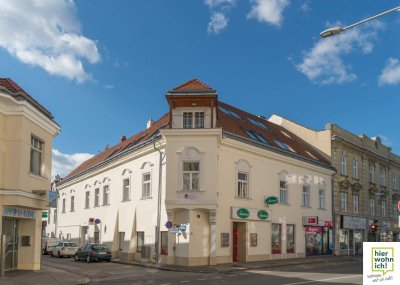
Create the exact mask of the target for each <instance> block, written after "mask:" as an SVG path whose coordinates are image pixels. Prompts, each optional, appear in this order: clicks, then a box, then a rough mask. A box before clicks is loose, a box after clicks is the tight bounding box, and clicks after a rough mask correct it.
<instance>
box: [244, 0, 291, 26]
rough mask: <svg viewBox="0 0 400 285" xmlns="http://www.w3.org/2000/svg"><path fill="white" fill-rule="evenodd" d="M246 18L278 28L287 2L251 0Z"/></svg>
mask: <svg viewBox="0 0 400 285" xmlns="http://www.w3.org/2000/svg"><path fill="white" fill-rule="evenodd" d="M251 2H252V3H253V4H252V6H251V10H250V13H249V14H248V15H247V17H248V18H255V19H256V20H258V21H259V22H266V23H268V24H271V25H274V26H280V25H281V23H282V21H283V16H282V13H283V10H285V8H286V7H287V6H288V5H289V1H288V0H252V1H251Z"/></svg>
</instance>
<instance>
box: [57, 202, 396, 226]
mask: <svg viewBox="0 0 400 285" xmlns="http://www.w3.org/2000/svg"><path fill="white" fill-rule="evenodd" d="M397 203H398V202H393V208H392V217H393V218H397V217H398V216H397V211H398V210H397ZM49 223H50V222H49Z"/></svg>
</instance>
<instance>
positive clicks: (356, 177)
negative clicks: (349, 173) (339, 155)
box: [353, 158, 358, 179]
mask: <svg viewBox="0 0 400 285" xmlns="http://www.w3.org/2000/svg"><path fill="white" fill-rule="evenodd" d="M353 178H355V179H358V160H357V159H356V158H355V159H353Z"/></svg>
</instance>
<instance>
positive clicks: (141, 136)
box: [60, 114, 169, 184]
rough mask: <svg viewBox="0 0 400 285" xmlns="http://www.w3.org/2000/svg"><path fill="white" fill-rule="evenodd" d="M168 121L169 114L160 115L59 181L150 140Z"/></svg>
mask: <svg viewBox="0 0 400 285" xmlns="http://www.w3.org/2000/svg"><path fill="white" fill-rule="evenodd" d="M168 122H169V114H165V115H164V116H162V117H161V118H160V119H159V120H158V121H156V122H154V123H153V124H152V126H151V127H150V128H148V129H147V130H144V131H141V132H139V133H137V134H135V135H133V136H132V137H130V138H128V139H126V140H124V141H121V142H119V143H118V144H116V145H114V146H112V147H110V148H107V149H105V150H104V151H103V152H101V153H99V154H97V155H95V156H93V157H92V158H89V159H88V160H86V161H84V162H83V163H82V164H81V165H79V166H78V167H77V168H75V169H74V170H72V172H71V173H69V174H68V175H67V176H66V177H65V178H64V179H63V180H62V181H61V182H60V184H63V182H65V181H67V180H69V179H70V178H72V177H74V176H77V175H79V174H81V173H83V172H85V171H87V170H90V169H92V168H94V167H96V166H98V165H99V164H102V163H105V162H106V161H108V160H110V159H112V158H114V157H116V156H117V155H119V154H121V153H122V152H123V151H125V150H128V149H131V148H134V147H136V146H138V145H140V144H141V143H144V142H146V141H150V140H151V139H152V138H153V137H154V136H156V135H157V134H158V132H159V131H160V129H163V128H166V127H167V126H168Z"/></svg>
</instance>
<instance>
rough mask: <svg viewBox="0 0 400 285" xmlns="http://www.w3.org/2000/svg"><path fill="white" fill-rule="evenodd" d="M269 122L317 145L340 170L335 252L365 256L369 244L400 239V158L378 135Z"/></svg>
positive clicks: (334, 127) (279, 120)
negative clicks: (363, 251) (312, 128)
mask: <svg viewBox="0 0 400 285" xmlns="http://www.w3.org/2000/svg"><path fill="white" fill-rule="evenodd" d="M269 121H271V122H274V123H276V124H277V125H280V126H282V127H285V128H286V129H287V130H289V131H291V132H293V133H295V134H297V135H298V136H299V137H301V138H302V139H303V140H305V141H307V142H309V143H310V144H312V145H314V146H315V147H316V148H317V149H319V150H321V151H322V152H323V153H325V155H326V156H327V158H329V159H330V160H331V162H332V165H333V166H334V167H335V168H336V169H337V174H336V175H335V177H334V183H333V185H334V186H333V189H334V205H335V207H334V220H335V222H336V223H335V233H336V237H335V241H336V244H335V253H336V254H341V255H346V254H350V255H352V254H361V253H362V243H363V242H364V241H400V229H399V227H398V213H397V203H398V201H399V179H400V176H399V175H400V157H399V156H397V155H395V154H394V153H392V152H391V149H390V147H387V146H384V145H383V144H382V143H381V140H380V138H379V137H377V138H376V139H371V138H368V137H367V136H365V135H359V136H357V135H354V134H352V133H350V132H348V131H346V130H345V129H342V128H341V127H339V126H338V125H335V124H328V125H327V126H326V128H325V130H322V131H314V130H311V129H309V128H306V127H303V126H301V125H299V124H297V123H294V122H292V121H290V120H288V119H285V118H282V117H279V116H277V115H273V116H271V118H270V119H269ZM372 225H374V226H372ZM375 225H377V226H378V227H377V229H376V230H375V229H374V227H375Z"/></svg>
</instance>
